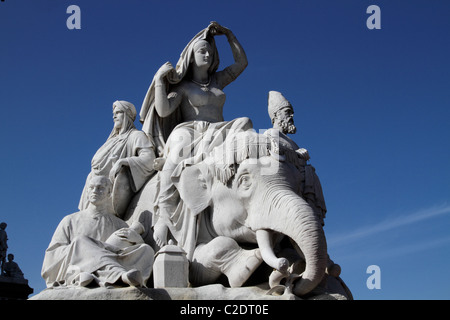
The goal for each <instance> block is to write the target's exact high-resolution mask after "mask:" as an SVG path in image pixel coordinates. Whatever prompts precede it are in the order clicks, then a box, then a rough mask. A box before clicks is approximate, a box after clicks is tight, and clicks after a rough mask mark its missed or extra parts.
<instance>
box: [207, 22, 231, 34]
mask: <svg viewBox="0 0 450 320" xmlns="http://www.w3.org/2000/svg"><path fill="white" fill-rule="evenodd" d="M208 29H209V32H210V33H211V35H213V36H220V35H228V34H229V33H230V32H231V30H230V29H228V28H225V27H224V26H221V25H220V24H218V23H217V22H216V21H212V22H211V23H210V24H209V26H208Z"/></svg>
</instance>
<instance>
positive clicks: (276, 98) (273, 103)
mask: <svg viewBox="0 0 450 320" xmlns="http://www.w3.org/2000/svg"><path fill="white" fill-rule="evenodd" d="M286 107H289V108H292V105H291V103H290V102H289V101H288V100H287V99H286V98H285V97H284V96H283V95H282V94H281V93H280V92H278V91H269V99H268V112H269V117H270V119H271V120H272V121H273V118H274V117H275V115H276V114H277V112H278V111H279V110H281V109H283V108H286Z"/></svg>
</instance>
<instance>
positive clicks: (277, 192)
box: [128, 131, 329, 296]
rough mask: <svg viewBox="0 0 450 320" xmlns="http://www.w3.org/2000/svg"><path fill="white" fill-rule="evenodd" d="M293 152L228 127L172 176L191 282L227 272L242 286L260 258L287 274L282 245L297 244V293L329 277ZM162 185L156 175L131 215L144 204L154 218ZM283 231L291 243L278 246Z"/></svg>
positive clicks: (177, 232) (177, 228) (177, 231)
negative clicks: (230, 131)
mask: <svg viewBox="0 0 450 320" xmlns="http://www.w3.org/2000/svg"><path fill="white" fill-rule="evenodd" d="M288 158H289V157H285V156H284V154H283V150H282V149H280V147H279V145H277V143H276V141H273V140H271V139H270V138H268V137H267V136H265V135H264V134H258V133H256V132H254V131H245V132H241V133H239V134H235V135H229V136H228V137H227V139H226V140H225V142H224V143H223V144H222V145H221V146H219V147H216V148H215V149H214V151H213V152H212V153H211V154H208V155H206V156H205V157H203V158H201V159H188V160H186V161H183V162H182V163H180V164H179V165H178V167H177V169H176V170H175V172H174V174H173V175H172V180H173V182H174V184H175V186H176V187H177V189H178V191H179V195H180V198H181V203H180V204H179V205H178V208H177V211H176V212H175V213H174V214H173V216H172V219H171V220H172V221H170V228H169V229H170V236H171V237H172V238H173V239H174V240H175V242H176V243H177V244H178V245H179V246H181V247H182V248H183V249H185V251H186V252H187V256H188V259H189V260H190V278H189V280H190V282H191V283H192V284H193V285H194V286H199V285H206V284H211V283H215V281H217V279H219V277H220V276H221V275H222V274H224V275H225V276H226V277H227V278H228V281H229V284H230V286H231V287H239V286H242V285H243V284H244V283H245V281H246V280H247V279H248V278H249V277H250V276H251V275H252V273H253V272H254V271H255V270H256V269H257V268H258V267H259V265H260V264H261V263H262V262H263V261H264V262H265V263H266V264H268V265H269V266H270V267H272V268H274V269H275V270H276V271H277V272H278V274H280V275H285V274H286V272H287V270H288V267H289V264H290V263H292V261H289V260H288V259H287V256H286V257H283V256H282V254H280V252H282V251H283V250H280V249H290V250H291V251H294V250H295V252H296V255H295V256H296V257H297V259H300V260H301V261H302V262H303V266H304V270H301V271H302V273H301V276H300V277H299V279H298V280H297V281H296V282H295V283H294V284H293V288H292V292H293V293H294V294H295V295H297V296H304V295H306V294H308V293H309V292H311V291H312V290H313V289H315V288H316V287H317V286H318V285H319V284H320V283H321V281H322V280H323V279H324V276H325V274H326V269H327V266H329V257H328V253H327V242H326V238H325V234H324V230H323V227H322V224H321V222H320V219H319V218H318V217H317V215H316V214H315V212H314V211H313V209H312V208H311V206H310V205H309V204H308V203H307V202H306V201H305V200H304V199H303V198H302V197H301V196H299V194H300V191H299V189H300V188H301V186H300V181H301V171H300V170H299V169H298V167H297V166H296V165H295V163H293V162H292V161H289V160H287V159H288ZM157 186H158V183H157V175H156V176H155V177H153V178H152V179H151V180H150V181H149V183H148V184H147V185H146V186H145V187H144V188H143V190H142V191H141V193H140V194H138V196H137V197H136V198H135V200H134V204H133V205H132V207H131V213H130V214H129V217H128V219H131V220H132V219H138V220H140V221H141V222H142V217H143V216H145V215H143V214H142V212H147V213H149V214H150V215H151V216H152V221H151V223H152V225H154V224H155V220H157V219H158V216H157V215H155V213H154V211H152V210H153V207H152V204H153V200H154V199H155V193H157V188H158V187H157ZM147 216H148V215H147ZM136 217H137V218H136ZM148 223H150V222H147V224H148ZM148 238H149V241H150V242H151V245H152V246H153V247H154V249H155V251H157V250H158V248H157V247H156V248H155V246H156V244H155V242H154V241H152V240H151V239H150V238H151V235H148ZM286 238H287V239H289V240H290V241H285V243H289V244H290V243H292V245H291V247H290V248H284V247H281V248H280V243H281V240H282V239H286ZM275 247H277V248H278V249H277V251H276V252H275V250H274V248H275ZM288 251H289V250H288ZM277 255H278V256H277ZM291 256H292V255H291Z"/></svg>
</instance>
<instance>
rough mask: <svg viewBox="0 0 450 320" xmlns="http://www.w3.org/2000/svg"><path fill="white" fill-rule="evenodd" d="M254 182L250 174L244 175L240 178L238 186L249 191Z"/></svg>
mask: <svg viewBox="0 0 450 320" xmlns="http://www.w3.org/2000/svg"><path fill="white" fill-rule="evenodd" d="M251 184H252V182H251V179H250V175H249V174H243V175H241V176H240V177H239V180H238V186H239V187H240V186H242V187H244V188H246V189H248V188H249V187H250V186H251Z"/></svg>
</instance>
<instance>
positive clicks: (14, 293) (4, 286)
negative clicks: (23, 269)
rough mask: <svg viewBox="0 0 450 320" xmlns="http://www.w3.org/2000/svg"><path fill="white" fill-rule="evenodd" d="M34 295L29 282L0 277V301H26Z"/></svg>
mask: <svg viewBox="0 0 450 320" xmlns="http://www.w3.org/2000/svg"><path fill="white" fill-rule="evenodd" d="M32 293H33V289H32V288H30V286H28V280H26V279H20V278H10V277H4V276H0V300H26V299H28V296H29V295H30V294H32Z"/></svg>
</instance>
